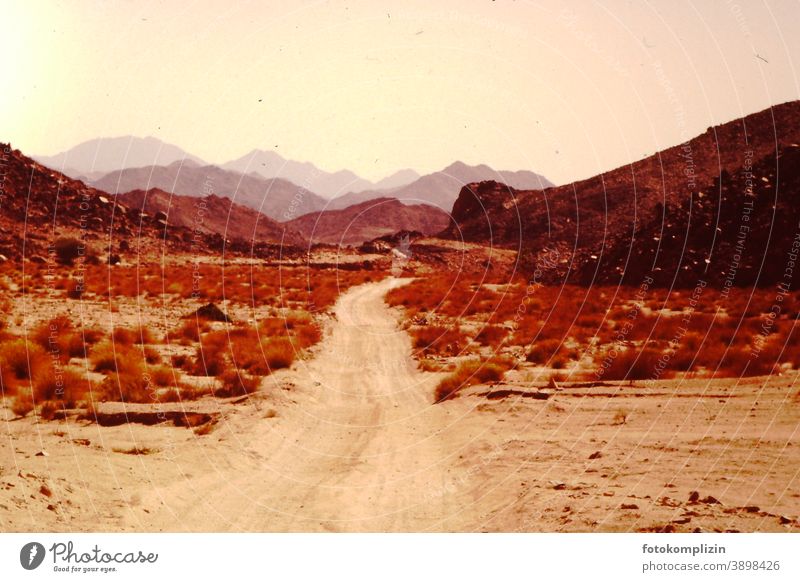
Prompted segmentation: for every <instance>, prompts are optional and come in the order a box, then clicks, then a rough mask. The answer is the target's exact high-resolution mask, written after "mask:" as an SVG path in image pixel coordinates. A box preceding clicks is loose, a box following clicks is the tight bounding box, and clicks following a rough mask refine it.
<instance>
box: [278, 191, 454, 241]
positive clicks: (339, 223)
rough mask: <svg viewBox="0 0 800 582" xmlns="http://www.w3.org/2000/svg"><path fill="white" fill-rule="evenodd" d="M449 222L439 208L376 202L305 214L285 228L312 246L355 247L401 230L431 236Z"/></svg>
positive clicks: (383, 201) (382, 201) (394, 199)
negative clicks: (321, 243)
mask: <svg viewBox="0 0 800 582" xmlns="http://www.w3.org/2000/svg"><path fill="white" fill-rule="evenodd" d="M449 222H450V216H449V215H448V214H447V213H446V212H444V211H442V210H439V209H438V208H434V207H431V206H427V205H422V204H404V203H402V202H400V201H399V200H397V199H396V198H376V199H373V200H368V201H366V202H362V203H360V204H355V205H353V206H348V207H347V208H344V209H342V210H325V211H323V212H312V213H310V214H305V215H303V216H301V217H299V218H295V219H294V220H292V221H290V222H287V223H285V226H286V227H287V229H288V230H295V231H298V232H300V233H301V234H302V235H303V236H304V237H305V238H306V239H308V240H310V241H311V242H324V243H330V244H339V245H355V244H360V243H362V242H365V241H370V240H373V239H375V238H378V237H382V236H386V235H390V234H394V233H396V232H400V231H404V230H407V231H416V232H420V233H422V234H426V235H434V234H437V233H439V232H441V231H442V230H444V228H445V227H446V226H447V225H448V223H449Z"/></svg>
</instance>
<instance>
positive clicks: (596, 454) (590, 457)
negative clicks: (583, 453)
mask: <svg viewBox="0 0 800 582" xmlns="http://www.w3.org/2000/svg"><path fill="white" fill-rule="evenodd" d="M602 456H603V453H601V452H600V451H595V452H594V453H592V454H591V455H589V459H592V460H594V459H599V458H600V457H602Z"/></svg>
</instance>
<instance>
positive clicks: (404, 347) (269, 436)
mask: <svg viewBox="0 0 800 582" xmlns="http://www.w3.org/2000/svg"><path fill="white" fill-rule="evenodd" d="M403 283H404V281H403V280H397V279H389V280H386V281H384V282H382V283H380V284H376V285H366V286H362V287H359V288H356V289H354V290H352V291H351V292H349V293H347V294H345V295H344V296H343V297H342V298H341V300H340V301H339V303H338V304H337V306H336V308H335V316H336V323H335V324H334V325H333V327H332V330H331V332H330V333H329V335H328V336H327V337H326V338H325V340H324V341H323V343H322V345H321V346H320V350H319V354H318V356H317V357H316V358H315V359H313V360H312V361H310V362H307V363H305V364H304V365H302V366H300V368H299V369H298V370H297V371H296V372H295V373H294V374H293V375H291V376H290V377H289V378H287V379H285V380H288V381H290V382H291V383H293V384H294V385H295V386H301V387H303V388H301V389H300V391H299V394H297V398H298V404H299V405H298V406H294V407H292V408H291V410H288V411H287V412H286V413H285V414H286V416H285V418H283V419H282V422H281V423H280V424H279V425H278V427H277V428H271V427H270V425H269V424H268V423H264V422H261V423H259V426H258V429H257V430H252V431H247V432H245V433H244V435H246V436H244V438H247V439H248V442H247V443H246V447H247V449H249V450H257V451H259V454H260V456H261V457H262V459H260V462H259V463H257V465H256V466H248V467H243V469H244V470H242V471H239V470H238V469H237V468H236V467H233V468H232V470H228V471H225V472H223V473H221V474H210V475H209V476H208V477H207V478H205V479H200V480H197V482H196V483H193V484H192V488H191V489H190V490H187V489H186V484H183V483H181V484H178V485H176V486H173V487H171V489H172V490H167V491H164V490H160V491H157V492H156V495H159V496H161V497H162V498H163V499H170V500H173V502H172V503H170V504H169V505H166V506H164V508H163V510H162V511H161V512H159V514H158V515H155V516H154V519H153V525H154V526H156V527H157V528H158V529H162V528H163V529H169V528H172V527H176V526H177V527H178V528H179V529H183V528H186V529H191V530H194V529H197V527H198V526H200V527H202V528H206V529H209V530H213V531H224V530H233V531H295V530H304V531H307V530H312V531H317V530H322V531H340V530H344V531H407V530H426V529H431V528H433V529H437V528H438V527H440V522H441V521H442V518H443V517H444V516H447V515H450V514H452V513H454V512H455V511H457V509H456V508H455V506H453V505H451V501H452V498H451V497H450V496H447V495H442V494H440V492H441V490H442V487H443V486H444V485H445V484H446V482H447V478H448V476H447V472H448V471H449V470H450V469H451V467H450V465H449V463H448V458H447V454H446V452H445V450H444V447H443V439H442V436H441V434H438V433H440V432H441V431H443V430H444V429H446V426H447V424H448V417H449V416H452V412H450V411H446V410H445V409H443V408H441V407H436V406H431V394H432V390H433V385H434V384H435V382H436V379H437V375H435V374H425V373H422V372H420V371H419V370H418V369H417V367H416V365H415V363H414V361H413V360H412V359H411V346H410V341H409V338H408V335H407V334H405V333H404V332H401V331H399V330H398V328H397V320H396V318H395V316H394V315H393V314H392V313H391V312H390V311H389V309H388V308H387V307H386V305H385V304H384V301H383V297H384V295H385V294H386V292H387V291H388V290H389V289H390V288H392V287H395V286H397V285H401V284H403ZM182 490H183V491H185V492H186V494H185V495H182V494H181V491H182ZM184 497H185V498H184Z"/></svg>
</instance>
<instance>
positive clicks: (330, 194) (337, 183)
mask: <svg viewBox="0 0 800 582" xmlns="http://www.w3.org/2000/svg"><path fill="white" fill-rule="evenodd" d="M221 167H222V168H224V169H226V170H234V171H236V172H240V173H242V174H249V173H255V174H258V175H260V176H261V177H263V178H270V179H271V178H282V179H284V180H289V181H290V182H293V183H295V184H297V185H298V186H301V187H303V188H305V189H307V190H310V191H312V192H316V193H318V194H320V195H322V196H324V197H325V198H334V197H336V196H341V195H343V194H346V193H348V192H361V191H362V190H369V189H372V190H381V189H386V188H397V187H399V186H404V185H405V184H408V183H410V182H413V181H414V180H416V179H417V178H419V174H417V173H416V172H415V171H414V170H400V171H399V172H395V173H394V174H392V175H391V176H388V177H387V178H384V179H383V180H381V181H379V182H376V183H373V182H370V181H369V180H365V179H364V178H361V177H359V176H357V175H356V174H354V173H353V172H351V171H350V170H340V171H338V172H326V171H324V170H320V169H319V168H318V167H316V166H315V165H314V164H312V163H310V162H295V161H292V160H287V159H286V158H284V157H282V156H280V155H279V154H277V153H275V152H269V151H265V150H253V151H251V152H250V153H249V154H246V155H244V156H242V157H241V158H238V159H236V160H232V161H230V162H228V163H226V164H222V166H221Z"/></svg>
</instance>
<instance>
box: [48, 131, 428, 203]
mask: <svg viewBox="0 0 800 582" xmlns="http://www.w3.org/2000/svg"><path fill="white" fill-rule="evenodd" d="M33 157H34V159H35V160H36V161H38V162H39V163H40V164H42V165H44V166H47V167H49V168H53V169H54V170H58V171H60V172H63V173H64V174H66V175H67V176H69V177H70V178H74V179H77V180H82V181H97V180H100V179H101V178H102V177H103V176H104V175H105V174H108V173H110V172H115V171H118V170H124V169H133V168H143V167H150V166H169V165H171V164H173V163H175V162H191V163H193V164H196V165H200V166H207V165H209V164H208V163H207V162H204V161H203V160H202V159H200V158H199V157H197V156H194V155H192V154H190V153H188V152H186V151H184V150H183V149H181V148H180V147H178V146H176V145H173V144H170V143H166V142H163V141H161V140H159V139H156V138H154V137H134V136H123V137H113V138H98V139H92V140H89V141H86V142H83V143H81V144H79V145H77V146H75V147H73V148H70V149H69V150H67V151H65V152H61V153H59V154H56V155H52V156H33ZM218 166H219V167H220V168H222V169H224V170H232V171H235V172H238V173H241V174H251V173H252V174H256V175H258V176H260V177H262V178H267V179H272V178H281V179H283V180H287V181H289V182H292V183H294V184H296V185H297V186H299V187H301V188H304V189H306V190H308V191H310V192H315V193H317V194H319V195H322V196H323V197H325V198H332V197H335V196H339V195H342V194H346V193H348V192H360V191H362V190H367V189H373V190H382V189H386V188H397V187H399V186H403V185H405V184H409V183H411V182H413V181H414V180H416V179H417V178H419V174H417V173H416V172H415V171H414V170H409V169H406V170H400V171H398V172H395V173H394V174H392V175H391V176H388V177H386V178H384V179H383V180H380V181H378V182H374V183H373V182H370V181H369V180H365V179H363V178H361V177H359V176H357V175H356V174H355V173H353V172H351V171H349V170H340V171H338V172H326V171H325V170H321V169H319V168H318V167H316V166H315V165H314V164H312V163H309V162H296V161H293V160H287V159H286V158H284V157H282V156H281V155H279V154H277V153H275V152H270V151H266V150H253V151H251V152H250V153H248V154H246V155H244V156H242V157H241V158H238V159H236V160H232V161H230V162H227V163H225V164H218Z"/></svg>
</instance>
